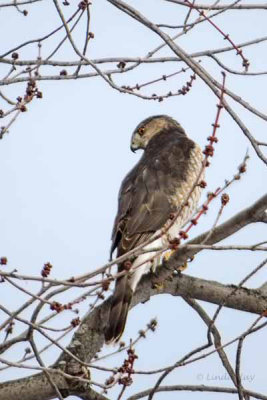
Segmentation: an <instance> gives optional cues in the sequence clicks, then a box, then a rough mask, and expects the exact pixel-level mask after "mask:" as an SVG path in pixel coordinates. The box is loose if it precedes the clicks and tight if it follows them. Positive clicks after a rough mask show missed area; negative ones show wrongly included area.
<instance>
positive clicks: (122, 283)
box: [105, 276, 133, 343]
mask: <svg viewBox="0 0 267 400" xmlns="http://www.w3.org/2000/svg"><path fill="white" fill-rule="evenodd" d="M132 296H133V292H132V289H131V287H130V284H129V279H128V277H127V276H122V277H121V278H118V279H117V281H116V286H115V290H114V293H113V298H112V304H111V307H110V313H109V320H108V324H107V328H106V331H105V341H106V343H111V342H118V340H119V339H120V337H121V335H122V334H123V331H124V327H125V323H126V319H127V315H128V310H129V305H130V303H131V300H132Z"/></svg>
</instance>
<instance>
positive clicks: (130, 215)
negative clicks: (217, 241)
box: [105, 115, 203, 343]
mask: <svg viewBox="0 0 267 400" xmlns="http://www.w3.org/2000/svg"><path fill="white" fill-rule="evenodd" d="M138 149H143V150H144V152H143V155H142V157H141V159H140V160H139V162H138V163H137V164H136V165H135V167H134V168H133V169H132V170H131V171H130V172H129V173H128V175H126V177H125V178H124V180H123V182H122V184H121V188H120V192H119V201H118V203H119V204H118V213H117V216H116V218H115V222H114V227H113V232H112V246H111V257H112V254H113V251H114V250H115V249H117V256H118V257H119V256H122V255H123V254H125V253H127V252H128V251H130V250H132V249H134V248H135V247H137V246H138V245H140V244H142V243H143V242H145V241H146V240H147V239H150V238H152V237H153V236H154V235H155V234H157V233H162V232H163V229H164V227H166V226H167V225H169V224H170V220H171V219H172V218H173V215H174V213H175V212H176V211H177V210H178V209H179V207H180V206H181V204H182V203H183V201H185V200H186V199H187V197H188V195H189V194H190V191H191V190H192V188H193V185H194V183H196V180H197V179H198V178H199V179H202V178H203V177H202V176H201V177H199V175H200V173H201V167H202V160H203V157H202V151H201V148H200V147H199V146H198V145H197V144H196V143H195V142H193V140H191V139H189V138H188V137H187V136H186V133H185V131H184V129H183V128H182V127H181V125H180V124H179V123H178V122H177V121H175V120H174V119H173V118H171V117H169V116H167V115H156V116H152V117H149V118H147V119H145V120H144V121H142V122H141V123H140V124H139V125H138V126H137V127H136V129H135V130H134V132H133V135H132V139H131V150H132V151H133V152H135V151H136V150H138ZM200 194H201V188H200V186H198V185H196V186H195V188H194V190H193V191H192V193H191V194H190V197H189V199H188V201H187V205H186V206H185V207H183V209H182V211H181V213H180V214H179V215H178V218H176V220H175V221H174V223H173V225H172V226H171V228H170V229H169V230H168V231H167V232H166V231H165V233H164V234H162V235H161V236H160V237H159V238H158V239H156V240H154V241H152V242H151V243H150V244H148V245H147V246H146V247H145V249H146V250H149V249H152V248H153V249H155V248H158V247H161V246H163V245H165V246H166V244H168V243H169V241H170V240H171V239H173V238H175V237H177V235H178V233H179V230H180V229H181V227H182V226H183V224H184V223H185V222H186V221H187V220H188V219H189V218H190V217H191V215H192V214H193V212H194V211H195V209H196V207H197V203H198V200H199V198H200ZM166 224H167V225H166ZM153 256H154V258H153ZM160 261H161V257H159V256H157V254H156V253H155V251H154V252H153V251H151V252H146V253H143V254H141V255H139V256H137V257H135V259H131V264H130V265H131V268H130V271H129V272H127V273H126V274H125V275H123V276H120V277H118V278H117V280H116V283H115V289H114V293H113V297H112V303H111V308H110V314H109V320H108V324H107V327H106V330H105V340H106V342H107V343H110V342H117V341H118V340H119V339H120V337H121V335H122V333H123V331H124V327H125V323H126V319H127V314H128V309H129V305H130V303H131V299H132V296H133V293H134V291H135V289H136V287H137V284H138V282H139V281H140V279H141V277H142V276H143V275H144V274H147V273H148V272H149V271H150V270H151V268H152V269H155V268H156V267H157V265H159V263H160ZM128 265H129V263H128ZM124 270H125V262H124V263H122V264H119V265H118V272H121V271H124Z"/></svg>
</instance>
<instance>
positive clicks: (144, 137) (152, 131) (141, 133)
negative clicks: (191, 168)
mask: <svg viewBox="0 0 267 400" xmlns="http://www.w3.org/2000/svg"><path fill="white" fill-rule="evenodd" d="M169 129H178V130H179V131H181V133H182V132H183V133H184V130H183V128H182V127H181V125H180V124H179V123H178V122H177V121H175V120H174V119H173V118H171V117H169V116H168V115H154V116H152V117H149V118H146V119H144V121H142V122H140V124H139V125H137V127H136V128H135V130H134V132H133V135H132V139H131V150H132V151H133V152H135V151H136V150H139V149H145V148H146V146H147V144H148V142H149V141H150V140H151V139H152V138H153V137H154V136H156V135H157V134H159V133H161V132H163V131H166V132H168V131H169ZM184 134H185V133H184Z"/></svg>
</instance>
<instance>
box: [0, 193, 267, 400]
mask: <svg viewBox="0 0 267 400" xmlns="http://www.w3.org/2000/svg"><path fill="white" fill-rule="evenodd" d="M266 209H267V195H265V196H263V197H262V198H260V199H259V200H258V201H257V202H256V203H254V204H253V205H252V206H251V207H248V208H246V209H245V210H243V211H241V212H240V213H238V214H236V215H235V216H234V217H232V218H230V219H229V220H228V221H226V222H225V223H223V224H221V225H219V226H218V227H217V228H215V229H214V231H213V233H212V235H211V236H210V237H209V239H208V240H207V242H206V243H207V244H214V243H217V242H219V241H221V240H223V239H225V238H226V237H228V236H230V235H232V234H233V233H235V232H238V231H239V230H240V229H242V228H243V227H244V226H246V225H248V224H250V223H253V222H267V213H266ZM207 234H208V232H205V233H203V234H202V235H199V236H198V237H197V238H195V239H194V240H192V241H191V242H189V243H194V244H199V243H201V242H203V240H204V239H205V238H206V236H207ZM199 251H201V250H199V249H192V248H191V249H188V248H187V247H186V246H185V247H183V248H182V249H180V250H177V251H176V253H175V254H174V255H173V256H172V257H171V258H170V259H169V261H168V263H166V265H165V268H161V270H160V271H159V279H161V280H165V279H166V276H169V275H170V272H171V271H172V270H173V269H174V268H175V267H177V266H179V265H181V264H183V263H184V261H185V260H186V259H188V257H191V256H193V255H195V254H196V253H198V252H199ZM151 279H152V276H151V275H147V276H145V277H144V278H143V279H142V281H141V283H140V285H139V286H138V290H137V292H136V293H135V295H134V298H133V302H132V305H131V306H132V307H134V306H136V305H137V304H139V303H144V302H146V301H147V300H148V299H149V298H150V297H151V296H155V295H158V294H164V293H169V294H171V295H174V296H187V297H191V298H195V299H198V300H203V301H207V302H210V303H214V304H222V303H223V302H224V301H225V298H226V297H227V296H228V295H229V294H230V293H232V291H233V288H234V287H233V286H232V285H222V284H220V283H218V282H214V281H209V280H204V279H199V278H195V277H191V276H187V275H176V276H173V277H172V279H171V280H167V281H165V282H164V287H163V288H162V289H161V290H160V291H159V290H156V289H155V288H153V287H152V285H151ZM225 306H226V307H230V308H233V309H236V310H242V311H247V312H251V313H256V314H261V313H262V312H263V311H264V310H266V309H267V295H266V292H262V291H261V290H254V289H246V288H239V289H237V290H236V291H235V293H234V294H233V295H231V296H230V297H229V298H228V299H227V300H226V302H225ZM109 307H110V298H109V299H107V300H106V301H105V302H104V303H103V304H101V305H100V306H98V307H96V308H95V309H94V310H93V311H91V312H90V313H88V315H87V316H86V317H85V319H84V322H83V324H82V325H81V326H80V328H79V329H78V330H77V331H76V333H75V334H74V336H73V338H72V341H71V344H70V345H69V346H68V350H69V351H71V353H72V354H74V355H75V356H76V357H78V358H80V359H81V360H83V361H84V362H90V361H91V360H92V358H93V357H94V356H95V354H96V353H97V352H98V351H99V350H100V349H101V347H102V346H103V344H104V333H103V332H104V329H105V326H106V321H107V315H108V311H109ZM69 363H70V356H69V355H67V354H66V353H64V354H62V355H61V356H60V358H59V359H58V360H57V362H56V363H55V365H54V367H59V366H60V368H61V369H62V368H63V370H65V371H66V370H67V372H68V365H69ZM53 380H54V381H55V383H56V384H57V386H58V388H59V389H60V391H61V393H67V394H71V393H73V394H74V393H75V394H76V395H77V394H78V393H79V396H80V395H83V392H84V395H86V397H85V398H86V399H98V400H100V399H101V400H104V398H103V397H102V398H101V397H98V398H97V397H94V396H98V395H97V394H96V393H95V392H93V391H92V392H90V391H89V392H88V388H87V391H85V389H84V386H81V387H80V389H79V387H76V388H75V390H74V388H73V384H71V382H70V381H68V382H67V381H66V380H65V379H63V378H62V377H61V376H60V375H57V374H55V376H53ZM14 382H15V385H13V384H14ZM11 387H12V389H11ZM41 389H43V390H41ZM11 392H12V394H11ZM13 393H14V395H13ZM88 396H89V397H88ZM90 396H91V397H90ZM53 397H54V393H52V388H51V386H50V385H49V383H48V381H47V379H46V377H45V376H44V374H38V375H34V376H31V377H28V378H23V379H20V380H17V381H13V382H12V381H11V382H6V383H3V384H1V385H0V400H6V399H7V398H8V399H9V400H13V399H14V400H17V398H19V399H20V400H48V399H52V398H53Z"/></svg>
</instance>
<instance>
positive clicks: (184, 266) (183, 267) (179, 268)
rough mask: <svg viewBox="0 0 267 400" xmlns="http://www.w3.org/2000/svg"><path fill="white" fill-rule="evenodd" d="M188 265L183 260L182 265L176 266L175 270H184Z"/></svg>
mask: <svg viewBox="0 0 267 400" xmlns="http://www.w3.org/2000/svg"><path fill="white" fill-rule="evenodd" d="M187 267H188V264H187V262H185V263H184V264H183V265H180V267H178V268H177V271H180V272H182V271H184V270H185V269H186V268H187Z"/></svg>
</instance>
